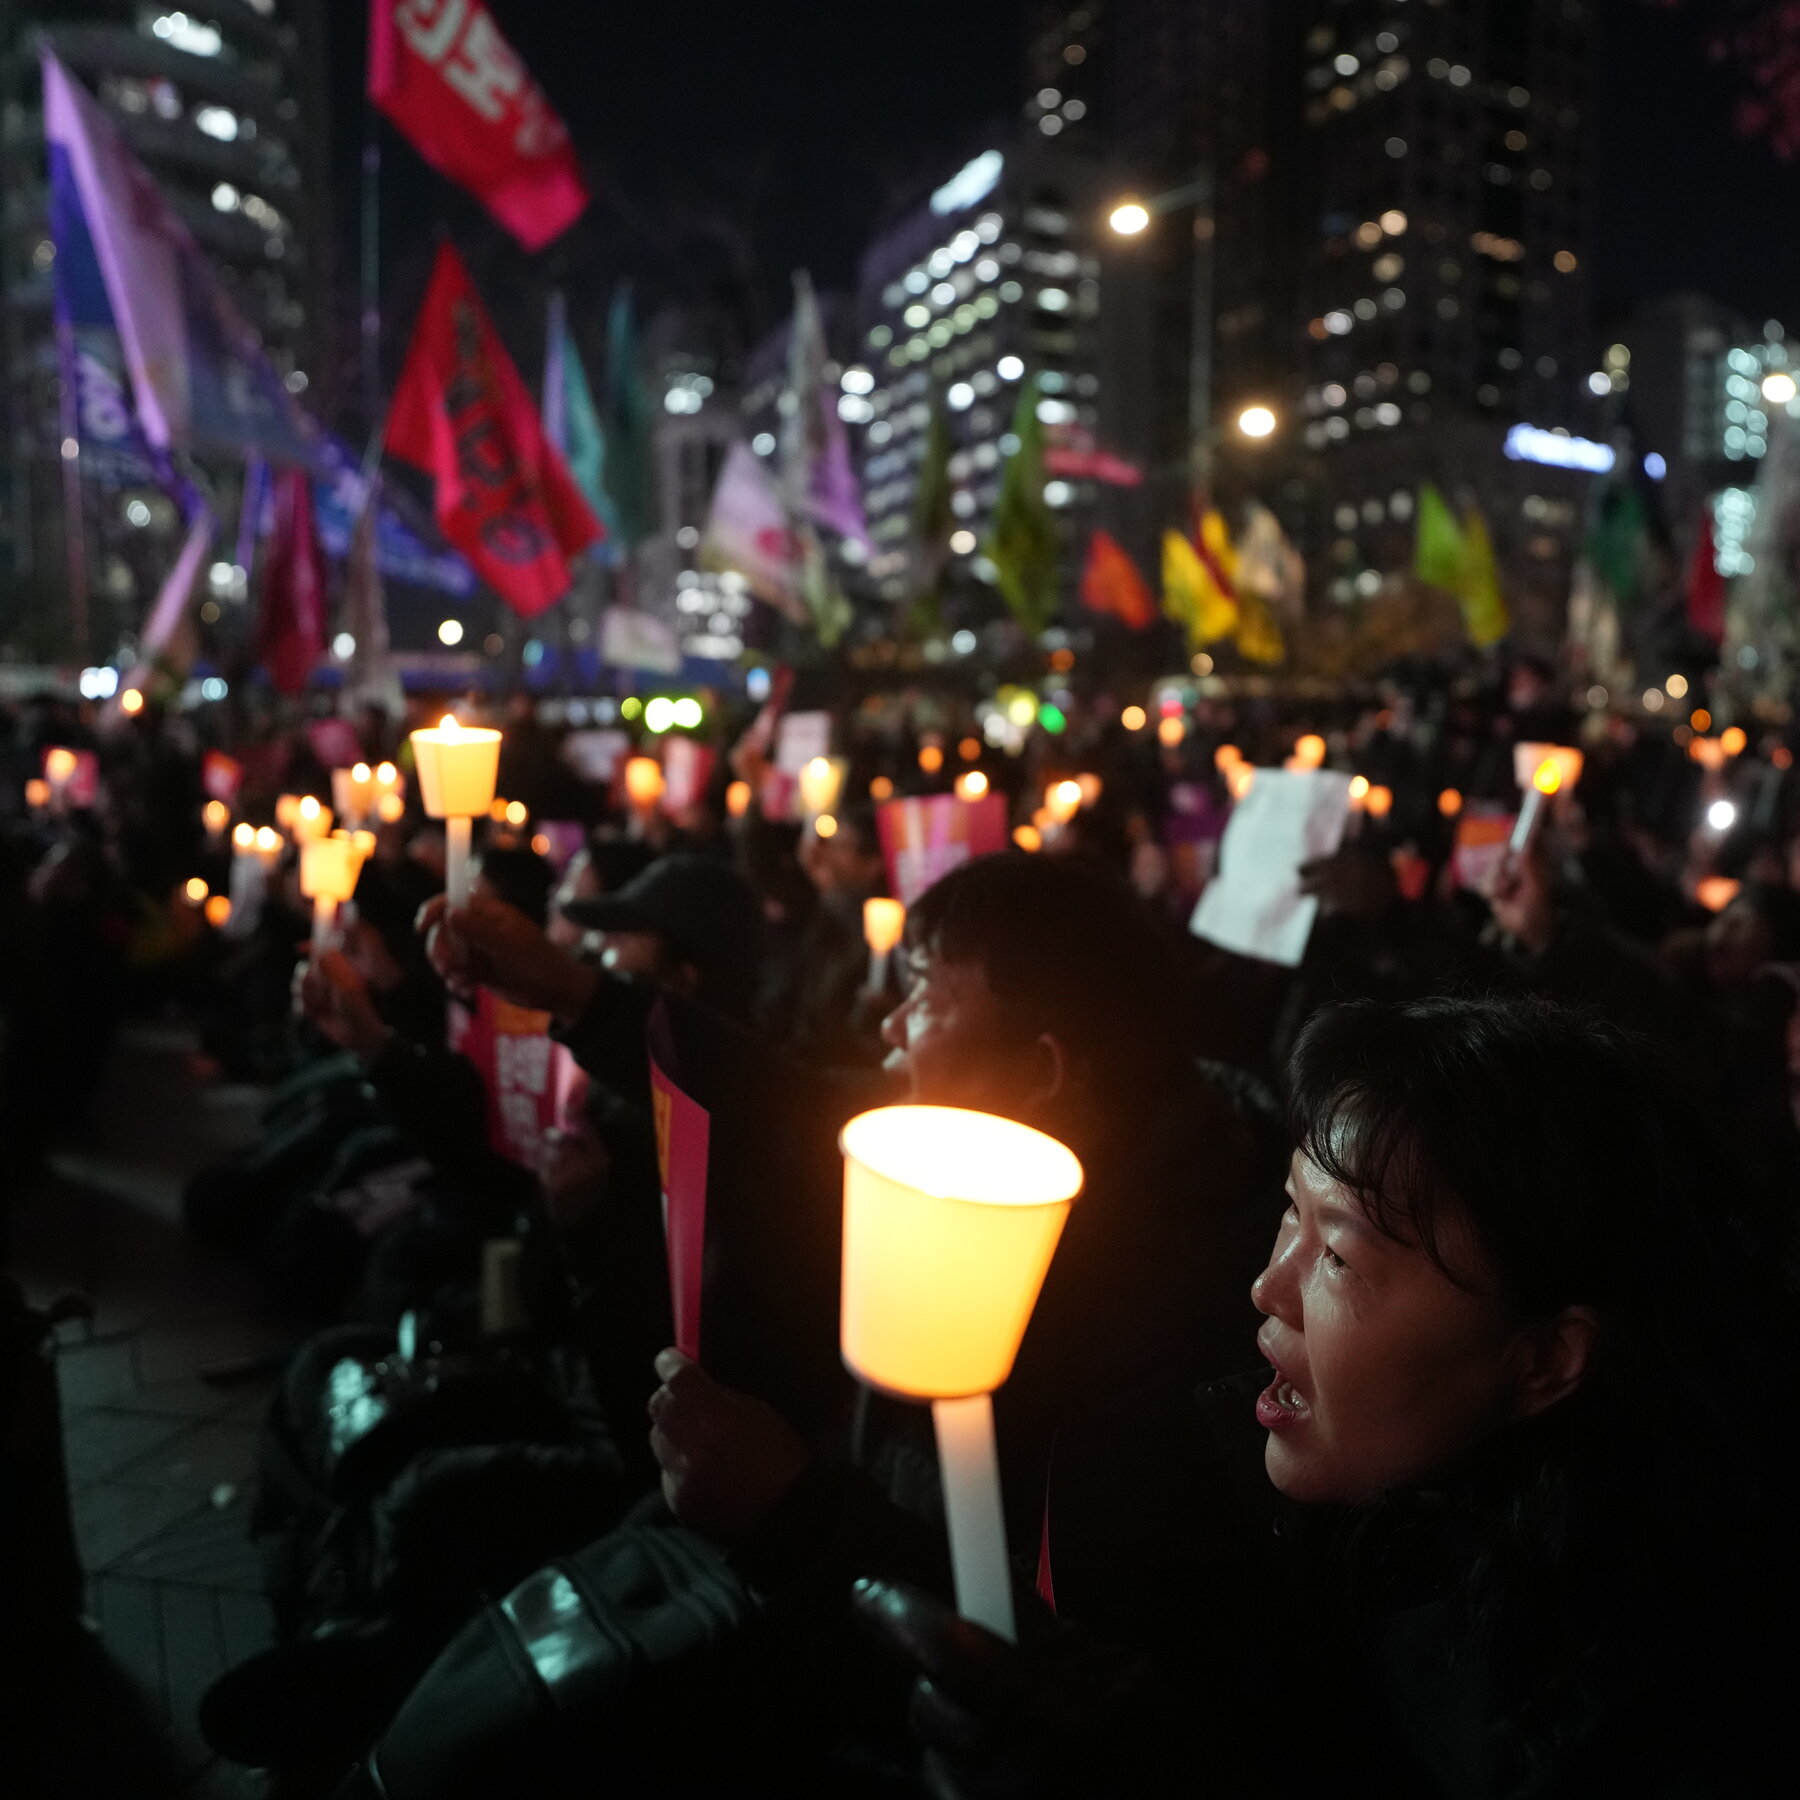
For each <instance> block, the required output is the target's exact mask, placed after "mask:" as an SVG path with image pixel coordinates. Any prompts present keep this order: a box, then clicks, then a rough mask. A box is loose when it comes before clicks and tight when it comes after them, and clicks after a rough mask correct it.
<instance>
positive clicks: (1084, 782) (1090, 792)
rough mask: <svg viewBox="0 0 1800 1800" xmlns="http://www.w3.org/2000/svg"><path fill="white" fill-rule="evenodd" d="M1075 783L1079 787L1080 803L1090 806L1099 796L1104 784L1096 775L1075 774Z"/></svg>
mask: <svg viewBox="0 0 1800 1800" xmlns="http://www.w3.org/2000/svg"><path fill="white" fill-rule="evenodd" d="M1075 785H1076V786H1077V787H1078V788H1080V789H1081V804H1082V805H1083V806H1092V805H1093V804H1094V802H1095V801H1096V800H1098V799H1099V798H1100V795H1101V792H1102V791H1103V789H1104V788H1105V785H1106V784H1105V783H1104V782H1103V781H1102V780H1101V779H1100V777H1099V776H1098V775H1077V776H1076V777H1075Z"/></svg>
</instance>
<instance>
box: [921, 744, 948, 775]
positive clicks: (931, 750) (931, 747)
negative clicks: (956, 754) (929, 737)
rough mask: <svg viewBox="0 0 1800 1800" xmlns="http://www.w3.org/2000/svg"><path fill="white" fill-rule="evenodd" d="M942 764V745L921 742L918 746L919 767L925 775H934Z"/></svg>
mask: <svg viewBox="0 0 1800 1800" xmlns="http://www.w3.org/2000/svg"><path fill="white" fill-rule="evenodd" d="M943 766H944V752H943V747H942V746H941V745H938V744H922V745H921V746H920V747H919V767H920V768H921V769H922V770H923V771H924V772H925V773H926V774H927V775H935V774H936V773H937V772H938V771H939V770H940V769H941V768H942V767H943Z"/></svg>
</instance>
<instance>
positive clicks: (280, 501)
mask: <svg viewBox="0 0 1800 1800" xmlns="http://www.w3.org/2000/svg"><path fill="white" fill-rule="evenodd" d="M324 653H325V555H324V552H323V551H322V550H321V549H320V548H319V532H318V527H317V525H316V523H315V522H314V519H313V497H312V477H311V476H310V475H308V474H307V472H306V471H305V470H304V469H280V470H277V471H276V474H275V527H274V530H273V531H271V532H270V534H269V551H268V559H267V561H266V562H265V563H264V565H263V585H262V617H261V619H260V620H259V621H258V629H257V639H256V655H257V660H258V661H259V662H260V663H261V664H262V666H263V668H264V670H265V671H266V672H267V674H268V677H269V682H270V685H271V686H273V687H274V689H275V691H276V692H277V693H281V694H303V693H305V691H306V684H307V682H308V681H310V680H311V679H312V672H313V669H314V667H315V666H316V665H317V663H318V660H319V658H320V657H321V656H322V655H324Z"/></svg>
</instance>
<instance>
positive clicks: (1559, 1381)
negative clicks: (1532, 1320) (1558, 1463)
mask: <svg viewBox="0 0 1800 1800" xmlns="http://www.w3.org/2000/svg"><path fill="white" fill-rule="evenodd" d="M1599 1338H1600V1315H1599V1314H1598V1313H1597V1312H1595V1311H1594V1309H1593V1308H1592V1307H1591V1306H1565V1307H1564V1308H1563V1309H1562V1311H1561V1312H1559V1313H1558V1314H1557V1315H1556V1317H1555V1318H1553V1319H1549V1320H1546V1321H1544V1322H1543V1323H1541V1324H1537V1325H1533V1326H1530V1327H1528V1328H1527V1330H1526V1332H1525V1333H1524V1334H1523V1335H1522V1338H1521V1346H1522V1352H1523V1362H1522V1367H1521V1369H1520V1371H1519V1377H1518V1385H1517V1386H1516V1387H1515V1389H1514V1391H1513V1422H1514V1423H1515V1424H1522V1423H1523V1422H1524V1421H1525V1420H1527V1419H1535V1418H1537V1417H1538V1416H1539V1415H1540V1414H1543V1413H1547V1412H1548V1411H1549V1410H1550V1408H1551V1407H1553V1406H1555V1405H1557V1404H1558V1403H1559V1402H1561V1401H1563V1400H1566V1399H1568V1397H1569V1396H1570V1395H1571V1394H1572V1393H1574V1392H1575V1390H1576V1389H1577V1388H1579V1387H1580V1386H1581V1384H1582V1383H1583V1382H1584V1381H1585V1380H1586V1379H1587V1375H1588V1370H1589V1369H1590V1368H1591V1367H1592V1366H1593V1360H1594V1347H1595V1345H1596V1344H1597V1343H1598V1342H1599Z"/></svg>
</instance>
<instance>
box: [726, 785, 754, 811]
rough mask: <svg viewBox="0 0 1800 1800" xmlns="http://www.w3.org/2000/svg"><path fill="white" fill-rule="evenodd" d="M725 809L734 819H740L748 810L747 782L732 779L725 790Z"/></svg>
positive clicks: (748, 788)
mask: <svg viewBox="0 0 1800 1800" xmlns="http://www.w3.org/2000/svg"><path fill="white" fill-rule="evenodd" d="M725 810H726V812H728V813H729V814H730V815H731V816H732V818H734V819H741V818H742V817H743V816H744V814H745V813H747V812H748V811H749V810H750V784H749V782H747V781H734V782H733V783H732V784H731V786H730V787H728V788H727V789H726V790H725Z"/></svg>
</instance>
